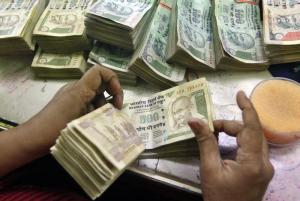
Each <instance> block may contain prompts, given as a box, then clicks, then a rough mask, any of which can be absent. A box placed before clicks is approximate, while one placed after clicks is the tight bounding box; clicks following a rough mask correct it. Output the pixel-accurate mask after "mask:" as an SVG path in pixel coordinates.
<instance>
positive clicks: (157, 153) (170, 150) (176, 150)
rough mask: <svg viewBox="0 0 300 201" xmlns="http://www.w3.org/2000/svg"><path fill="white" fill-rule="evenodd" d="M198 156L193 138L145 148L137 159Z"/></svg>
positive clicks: (196, 144) (196, 145)
mask: <svg viewBox="0 0 300 201" xmlns="http://www.w3.org/2000/svg"><path fill="white" fill-rule="evenodd" d="M191 156H199V149H198V143H197V141H196V140H195V139H190V140H184V141H179V142H176V143H173V144H170V145H166V146H161V147H158V148H155V149H149V150H145V151H144V152H143V153H142V154H141V155H140V156H139V159H154V158H173V157H176V158H181V157H191Z"/></svg>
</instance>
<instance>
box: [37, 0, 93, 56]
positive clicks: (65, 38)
mask: <svg viewBox="0 0 300 201" xmlns="http://www.w3.org/2000/svg"><path fill="white" fill-rule="evenodd" d="M92 3H93V0H74V1H61V0H50V1H49V4H48V6H47V8H46V10H45V11H44V12H43V15H42V16H41V18H40V20H39V21H38V23H37V25H36V27H35V29H34V33H33V34H34V37H35V39H36V41H37V43H38V44H39V46H40V47H41V48H42V49H43V51H46V52H50V53H72V52H76V51H83V50H87V49H89V48H90V42H89V40H88V39H87V36H86V31H85V26H84V12H85V10H86V9H87V8H89V6H91V4H92Z"/></svg>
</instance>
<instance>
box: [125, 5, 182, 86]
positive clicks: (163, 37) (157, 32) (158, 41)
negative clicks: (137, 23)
mask: <svg viewBox="0 0 300 201" xmlns="http://www.w3.org/2000/svg"><path fill="white" fill-rule="evenodd" d="M174 5H175V4H174V1H173V0H160V2H159V5H158V8H157V9H156V12H155V15H154V17H153V20H152V22H151V25H150V28H149V30H145V33H146V37H145V38H144V40H143V42H142V43H140V44H139V46H138V49H137V50H136V51H135V52H134V55H133V58H132V60H131V62H130V67H129V70H131V71H133V72H134V73H135V74H136V75H137V76H139V77H140V78H142V79H144V80H145V81H146V82H148V83H151V84H155V85H157V86H159V87H161V88H169V87H172V86H175V85H177V84H178V83H179V82H181V81H182V80H183V79H184V75H185V68H183V67H180V66H177V65H170V64H168V63H167V62H166V49H167V42H168V36H169V33H170V29H169V26H170V20H171V9H172V6H174Z"/></svg>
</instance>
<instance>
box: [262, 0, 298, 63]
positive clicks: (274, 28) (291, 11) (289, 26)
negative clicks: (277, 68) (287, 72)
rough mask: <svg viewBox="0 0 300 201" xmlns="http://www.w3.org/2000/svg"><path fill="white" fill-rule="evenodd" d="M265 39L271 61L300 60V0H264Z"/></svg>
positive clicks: (286, 61)
mask: <svg viewBox="0 0 300 201" xmlns="http://www.w3.org/2000/svg"><path fill="white" fill-rule="evenodd" d="M263 13H264V21H263V23H264V41H265V45H266V47H267V53H268V56H269V58H270V61H271V63H273V64H278V63H288V62H295V61H300V2H299V1H285V0H277V1H275V0H263Z"/></svg>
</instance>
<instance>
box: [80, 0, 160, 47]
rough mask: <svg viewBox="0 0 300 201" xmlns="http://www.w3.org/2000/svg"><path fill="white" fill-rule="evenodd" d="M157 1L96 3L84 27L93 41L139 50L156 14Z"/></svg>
mask: <svg viewBox="0 0 300 201" xmlns="http://www.w3.org/2000/svg"><path fill="white" fill-rule="evenodd" d="M156 2H157V0H138V1H111V0H97V1H96V3H94V4H93V6H92V7H91V8H90V9H88V11H87V13H86V19H85V25H86V28H87V33H88V35H89V36H91V37H92V38H94V39H96V40H99V41H102V42H105V43H108V44H111V45H115V46H118V47H122V48H125V49H131V50H133V49H136V46H137V44H139V43H140V41H141V39H142V37H143V35H144V33H145V27H147V26H148V24H149V21H150V20H151V18H152V13H154V11H155V8H156V5H157V3H156Z"/></svg>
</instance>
